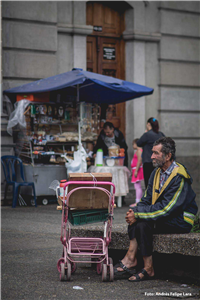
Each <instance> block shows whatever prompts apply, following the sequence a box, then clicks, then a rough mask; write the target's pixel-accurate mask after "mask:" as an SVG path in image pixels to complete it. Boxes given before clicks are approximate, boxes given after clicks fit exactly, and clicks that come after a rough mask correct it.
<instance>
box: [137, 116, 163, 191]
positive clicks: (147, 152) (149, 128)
mask: <svg viewBox="0 0 200 300" xmlns="http://www.w3.org/2000/svg"><path fill="white" fill-rule="evenodd" d="M163 136H165V135H164V134H163V133H162V132H161V131H159V124H158V120H156V119H155V118H149V119H148V120H147V125H146V132H145V133H144V134H143V135H142V136H141V138H140V139H139V140H138V141H137V146H138V147H142V148H143V153H142V163H143V171H144V182H145V187H146V188H147V185H148V181H149V177H150V175H151V172H152V171H153V170H154V167H153V164H152V161H151V155H152V148H153V143H154V142H155V141H157V140H158V139H159V138H161V137H163Z"/></svg>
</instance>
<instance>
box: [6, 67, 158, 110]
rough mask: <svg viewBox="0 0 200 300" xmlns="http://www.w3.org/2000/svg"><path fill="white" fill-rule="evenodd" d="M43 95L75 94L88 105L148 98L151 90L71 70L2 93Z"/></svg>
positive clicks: (90, 73) (103, 76)
mask: <svg viewBox="0 0 200 300" xmlns="http://www.w3.org/2000/svg"><path fill="white" fill-rule="evenodd" d="M43 92H58V93H59V92H65V93H66V94H68V95H76V97H77V100H78V101H80V102H87V103H98V104H103V103H105V104H117V103H121V102H125V101H127V100H131V99H134V98H139V97H142V96H147V95H150V94H152V93H153V89H152V88H149V87H146V86H143V85H140V84H136V83H133V82H129V81H125V80H120V79H117V78H113V77H110V76H105V75H100V74H97V73H92V72H87V71H83V70H82V69H78V68H74V69H72V71H70V72H66V73H63V74H58V75H55V76H52V77H48V78H45V79H40V80H37V81H34V82H31V83H27V84H23V85H21V86H19V87H15V88H12V89H9V90H4V92H3V93H4V94H5V95H7V96H15V95H17V94H36V93H43Z"/></svg>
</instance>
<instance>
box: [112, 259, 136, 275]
mask: <svg viewBox="0 0 200 300" xmlns="http://www.w3.org/2000/svg"><path fill="white" fill-rule="evenodd" d="M118 267H120V268H122V269H123V271H118V270H117V268H118ZM135 273H136V267H132V268H127V267H126V266H125V265H124V264H123V263H122V262H121V260H119V263H117V264H116V265H115V266H114V277H115V279H127V278H129V277H130V275H131V276H132V275H134V274H135Z"/></svg>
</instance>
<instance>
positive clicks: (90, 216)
mask: <svg viewBox="0 0 200 300" xmlns="http://www.w3.org/2000/svg"><path fill="white" fill-rule="evenodd" d="M77 179H78V180H77ZM111 181H112V174H111V173H93V174H91V173H73V174H70V176H69V181H68V182H67V183H66V184H65V186H64V195H65V190H66V189H67V193H66V196H64V198H63V199H62V224H61V238H60V239H61V242H62V244H63V255H62V257H61V258H60V259H59V260H58V263H57V268H58V271H59V273H60V280H61V281H65V280H67V281H70V279H71V274H72V273H73V272H75V270H76V264H77V263H90V264H91V263H93V264H96V270H97V273H98V274H101V273H102V281H107V279H109V280H110V281H113V280H114V269H113V261H112V258H111V257H108V245H109V243H110V241H111V231H112V220H113V209H114V196H115V185H114V184H113V183H112V182H111ZM99 221H104V231H103V233H102V236H101V237H71V227H70V223H71V224H72V225H83V224H88V223H94V222H99Z"/></svg>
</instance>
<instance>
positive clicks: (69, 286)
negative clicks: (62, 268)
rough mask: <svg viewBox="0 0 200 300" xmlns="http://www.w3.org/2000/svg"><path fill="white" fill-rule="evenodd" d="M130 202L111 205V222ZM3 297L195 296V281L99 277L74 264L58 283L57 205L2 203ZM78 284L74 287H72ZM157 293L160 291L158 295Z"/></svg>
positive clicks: (89, 299)
mask: <svg viewBox="0 0 200 300" xmlns="http://www.w3.org/2000/svg"><path fill="white" fill-rule="evenodd" d="M128 205H129V202H128V201H127V202H126V205H125V206H123V207H122V208H116V209H115V220H114V224H115V223H121V222H124V215H125V212H126V211H127V208H128ZM1 220H2V240H1V259H2V261H1V266H2V271H1V276H2V281H1V293H2V296H1V299H2V300H21V299H25V300H32V299H44V300H47V299H59V300H62V299H68V300H72V299H73V300H76V299H82V300H93V299H97V300H98V299H99V300H100V299H101V300H110V299H113V300H121V299H126V300H129V299H130V300H132V299H148V298H149V297H150V299H158V300H159V299H163V300H164V299H170V298H173V299H174V298H179V299H188V298H191V299H198V297H199V288H198V287H197V286H191V285H187V284H186V285H182V284H181V283H176V282H172V281H170V279H169V280H168V281H167V280H161V279H159V280H158V279H156V280H153V281H145V282H140V283H130V282H128V280H115V281H114V282H102V281H101V276H100V275H97V274H96V271H95V270H93V269H92V268H91V267H90V265H80V264H79V265H78V268H77V270H76V272H75V273H74V274H73V275H72V280H71V281H70V282H60V280H59V273H58V271H57V268H56V264H57V260H58V259H59V258H60V257H61V254H62V245H61V242H60V227H61V213H60V212H59V211H56V204H49V205H47V206H40V205H39V206H38V207H37V208H35V207H19V206H18V207H16V208H15V209H12V208H11V207H10V206H2V209H1ZM76 286H78V287H81V288H82V289H80V290H77V289H74V287H76ZM159 293H160V295H159Z"/></svg>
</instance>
